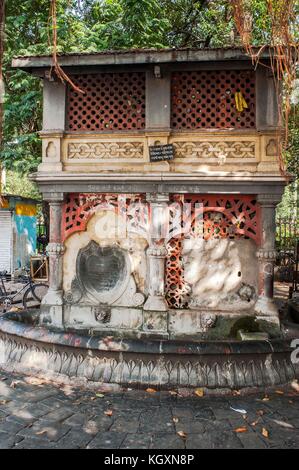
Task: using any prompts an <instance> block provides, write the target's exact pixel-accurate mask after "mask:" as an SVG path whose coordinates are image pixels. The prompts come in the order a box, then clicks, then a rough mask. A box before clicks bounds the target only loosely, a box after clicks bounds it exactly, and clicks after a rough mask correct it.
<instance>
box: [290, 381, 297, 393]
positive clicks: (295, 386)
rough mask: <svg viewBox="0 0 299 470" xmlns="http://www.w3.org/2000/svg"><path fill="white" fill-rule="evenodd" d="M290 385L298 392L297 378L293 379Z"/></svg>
mask: <svg viewBox="0 0 299 470" xmlns="http://www.w3.org/2000/svg"><path fill="white" fill-rule="evenodd" d="M291 387H292V388H293V389H294V390H296V392H299V384H298V382H297V380H293V382H292V383H291Z"/></svg>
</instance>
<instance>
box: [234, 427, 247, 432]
mask: <svg viewBox="0 0 299 470" xmlns="http://www.w3.org/2000/svg"><path fill="white" fill-rule="evenodd" d="M235 432H247V428H246V426H241V427H240V428H236V429H235Z"/></svg>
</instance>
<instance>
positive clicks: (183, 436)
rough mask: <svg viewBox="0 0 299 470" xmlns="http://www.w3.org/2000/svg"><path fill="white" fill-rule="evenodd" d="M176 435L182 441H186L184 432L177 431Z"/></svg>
mask: <svg viewBox="0 0 299 470" xmlns="http://www.w3.org/2000/svg"><path fill="white" fill-rule="evenodd" d="M177 435H178V436H180V437H181V438H182V439H187V434H186V433H185V432H184V431H178V432H177Z"/></svg>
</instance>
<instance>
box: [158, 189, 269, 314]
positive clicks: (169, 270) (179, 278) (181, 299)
mask: <svg viewBox="0 0 299 470" xmlns="http://www.w3.org/2000/svg"><path fill="white" fill-rule="evenodd" d="M173 200H174V201H177V202H180V203H181V204H183V203H189V204H191V211H190V212H191V224H190V221H188V220H184V211H181V213H182V216H183V220H182V221H181V227H182V232H183V235H179V236H178V237H175V238H172V239H171V240H169V242H168V244H167V251H168V255H167V259H166V274H165V291H166V299H167V302H168V305H169V307H171V308H186V307H187V306H188V292H189V288H188V285H187V283H186V282H185V280H184V267H183V265H182V240H183V238H184V236H185V237H186V236H190V237H201V238H203V239H204V240H209V239H211V238H229V239H232V240H233V239H237V238H251V239H253V240H254V241H255V242H256V243H257V244H259V242H260V209H259V206H258V205H257V203H256V200H255V198H254V197H253V196H239V197H234V196H217V195H206V196H202V195H188V194H186V195H174V196H173ZM190 212H189V211H186V212H185V213H186V214H188V213H189V214H190ZM185 225H186V226H188V227H189V228H190V230H189V232H188V233H184V226H185Z"/></svg>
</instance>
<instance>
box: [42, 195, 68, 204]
mask: <svg viewBox="0 0 299 470" xmlns="http://www.w3.org/2000/svg"><path fill="white" fill-rule="evenodd" d="M43 200H44V201H48V202H49V204H51V205H52V204H53V205H55V204H57V205H58V204H61V203H62V202H63V201H64V193H60V192H59V193H53V192H51V193H43Z"/></svg>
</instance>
